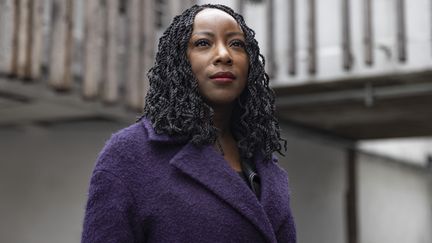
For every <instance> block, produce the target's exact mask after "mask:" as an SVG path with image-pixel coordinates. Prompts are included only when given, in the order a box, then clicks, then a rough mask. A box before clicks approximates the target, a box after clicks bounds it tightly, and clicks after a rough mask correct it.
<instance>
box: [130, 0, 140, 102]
mask: <svg viewBox="0 0 432 243" xmlns="http://www.w3.org/2000/svg"><path fill="white" fill-rule="evenodd" d="M140 2H141V0H129V3H128V10H127V16H128V36H127V42H128V45H127V58H128V60H127V81H126V104H127V106H128V107H130V108H132V109H136V110H139V109H140V108H141V107H143V105H144V100H143V99H142V98H141V96H140V94H141V90H142V83H141V77H140V69H141V66H140V56H141V52H140V45H141V41H142V37H141V7H140V6H141V5H140Z"/></svg>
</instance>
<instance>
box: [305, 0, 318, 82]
mask: <svg viewBox="0 0 432 243" xmlns="http://www.w3.org/2000/svg"><path fill="white" fill-rule="evenodd" d="M308 3H309V7H308V28H307V29H308V60H309V65H308V72H309V74H316V72H317V43H316V42H317V40H316V39H317V36H316V3H315V0H308Z"/></svg>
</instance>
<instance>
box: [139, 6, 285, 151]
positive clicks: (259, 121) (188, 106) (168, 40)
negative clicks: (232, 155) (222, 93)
mask: <svg viewBox="0 0 432 243" xmlns="http://www.w3.org/2000/svg"><path fill="white" fill-rule="evenodd" d="M205 8H216V9H220V10H222V11H225V12H226V13H228V14H230V15H231V16H232V17H233V18H234V19H235V20H236V21H237V22H238V23H239V25H240V27H241V28H242V30H243V32H244V34H245V42H246V47H245V49H246V52H247V53H248V56H249V74H248V82H247V86H246V88H245V90H244V91H243V92H242V94H241V95H240V97H239V98H238V99H237V104H236V106H235V110H234V112H233V117H232V118H231V129H232V132H233V134H234V136H235V137H236V139H237V143H238V147H239V150H240V155H241V156H242V157H243V158H251V157H253V156H254V155H255V154H256V153H257V152H258V151H260V152H261V153H262V154H263V155H264V157H265V158H267V159H269V158H270V157H271V154H272V153H273V152H275V151H277V152H279V153H282V146H281V144H280V142H283V143H284V149H285V150H286V141H285V140H284V139H282V138H281V135H280V128H279V123H278V121H277V119H276V117H275V115H274V113H275V105H274V103H275V102H274V101H275V97H274V93H273V91H272V90H271V89H270V87H269V77H268V75H267V74H266V73H265V70H264V65H265V59H264V57H263V56H262V55H261V54H260V49H259V47H258V42H257V41H256V40H255V32H254V31H253V30H252V29H250V28H249V27H248V26H247V25H246V23H245V21H244V19H243V17H242V16H241V15H239V14H237V13H235V12H234V11H233V10H232V9H231V8H228V7H226V6H223V5H213V4H206V5H202V6H198V5H194V6H192V7H191V8H189V9H187V10H185V11H184V12H183V13H182V14H181V15H178V16H176V17H175V18H174V20H173V22H172V23H171V25H170V26H169V27H168V28H167V29H166V31H165V32H164V34H163V35H162V37H161V38H160V39H159V45H158V52H157V54H156V60H155V65H154V66H153V67H152V68H151V69H150V70H149V72H148V78H149V80H150V89H149V91H148V93H147V96H146V103H145V107H144V112H143V116H142V117H141V118H143V117H147V118H148V119H150V121H151V122H152V124H153V126H154V128H155V131H156V132H157V133H159V134H168V135H172V136H186V137H188V138H189V139H191V141H192V143H194V144H197V145H203V144H211V143H214V141H215V140H216V137H217V128H216V127H215V126H214V124H213V109H212V108H211V107H210V106H209V105H207V104H206V103H205V102H204V99H203V98H202V96H201V95H200V93H199V90H198V81H197V80H196V78H195V76H194V75H193V73H192V68H191V65H190V62H189V60H188V58H187V54H186V53H187V47H188V42H189V39H190V37H191V34H192V27H193V22H194V18H195V16H196V14H197V13H198V12H200V11H201V10H203V9H205Z"/></svg>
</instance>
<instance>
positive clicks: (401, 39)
mask: <svg viewBox="0 0 432 243" xmlns="http://www.w3.org/2000/svg"><path fill="white" fill-rule="evenodd" d="M396 13H397V14H396V21H397V22H396V26H397V48H398V59H399V61H400V62H405V61H406V60H407V48H406V27H405V1H404V0H397V2H396Z"/></svg>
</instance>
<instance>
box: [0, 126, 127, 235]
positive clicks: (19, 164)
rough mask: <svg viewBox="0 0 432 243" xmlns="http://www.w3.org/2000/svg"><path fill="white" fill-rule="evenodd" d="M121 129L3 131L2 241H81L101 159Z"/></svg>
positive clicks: (0, 135) (0, 159) (0, 152)
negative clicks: (90, 186)
mask: <svg viewBox="0 0 432 243" xmlns="http://www.w3.org/2000/svg"><path fill="white" fill-rule="evenodd" d="M121 126H123V125H118V124H112V123H106V122H98V123H94V122H93V123H92V122H90V123H81V124H69V125H62V126H55V127H51V128H35V127H27V128H19V129H14V128H2V129H0V197H1V199H0V215H1V220H0V242H5V243H14V242H19V243H60V242H61V243H76V242H80V238H81V229H82V217H83V213H84V205H85V200H86V197H87V196H86V194H87V190H88V183H89V176H90V173H91V171H92V168H93V165H94V161H95V158H96V156H97V153H98V151H99V150H100V149H101V148H102V146H103V145H104V141H105V140H106V139H107V138H108V137H109V136H110V134H111V132H112V131H114V130H117V129H118V128H120V127H121Z"/></svg>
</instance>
